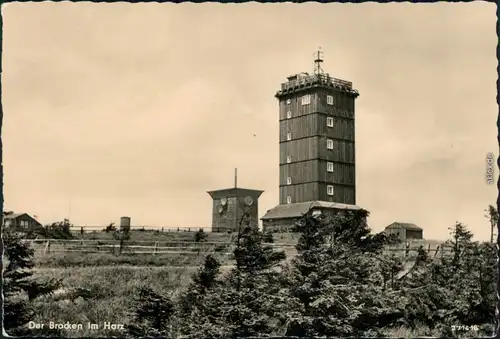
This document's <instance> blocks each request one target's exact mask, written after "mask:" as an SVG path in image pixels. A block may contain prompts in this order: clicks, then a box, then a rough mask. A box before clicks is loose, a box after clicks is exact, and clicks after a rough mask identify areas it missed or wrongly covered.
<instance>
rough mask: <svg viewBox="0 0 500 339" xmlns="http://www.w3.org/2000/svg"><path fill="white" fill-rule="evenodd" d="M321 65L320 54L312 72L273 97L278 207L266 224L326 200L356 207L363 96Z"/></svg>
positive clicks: (298, 76)
mask: <svg viewBox="0 0 500 339" xmlns="http://www.w3.org/2000/svg"><path fill="white" fill-rule="evenodd" d="M322 63H323V59H322V53H321V52H320V51H318V52H317V53H315V60H314V64H315V67H314V72H313V74H309V73H299V74H295V75H292V76H289V77H288V78H287V82H285V83H283V84H281V89H280V90H279V91H278V92H277V93H276V95H275V97H276V98H277V99H278V101H279V129H280V131H279V145H280V146H279V150H280V151H279V153H280V158H279V204H280V205H279V206H277V207H276V208H274V209H273V210H274V211H273V210H271V211H268V212H272V213H268V214H266V216H264V217H263V220H266V219H267V220H269V219H278V218H285V219H286V218H288V217H289V218H291V217H292V214H294V212H292V211H293V208H292V206H288V207H284V206H283V205H290V204H301V203H309V205H308V206H312V205H311V204H312V203H314V202H321V203H323V202H325V203H332V204H335V203H336V204H338V206H342V209H343V208H344V207H345V206H354V205H355V204H356V175H355V174H356V171H355V148H354V141H355V135H354V132H355V130H354V116H355V114H354V102H355V99H356V98H357V97H358V96H359V93H358V91H356V90H355V89H354V88H353V86H352V83H351V82H349V81H345V80H341V79H336V78H333V77H331V76H330V75H329V74H327V73H324V71H323V69H322ZM320 205H321V204H320ZM323 205H324V204H323ZM344 205H345V206H344ZM297 206H298V205H297ZM301 206H302V207H300V208H299V209H301V210H303V209H304V206H305V205H301ZM332 206H333V205H332ZM353 208H354V207H353ZM295 214H298V212H297V213H295ZM295 214H294V215H295Z"/></svg>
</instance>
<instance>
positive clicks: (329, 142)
mask: <svg viewBox="0 0 500 339" xmlns="http://www.w3.org/2000/svg"><path fill="white" fill-rule="evenodd" d="M286 140H287V141H290V140H292V133H287V134H286ZM326 148H327V149H333V140H332V139H327V140H326Z"/></svg>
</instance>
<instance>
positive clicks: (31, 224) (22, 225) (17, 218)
mask: <svg viewBox="0 0 500 339" xmlns="http://www.w3.org/2000/svg"><path fill="white" fill-rule="evenodd" d="M3 226H4V227H12V228H16V229H18V230H23V231H24V230H28V229H32V228H35V227H39V226H42V224H41V223H40V222H38V220H36V219H35V218H34V217H32V216H30V215H29V214H28V213H14V212H4V213H3Z"/></svg>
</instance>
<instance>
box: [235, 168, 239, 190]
mask: <svg viewBox="0 0 500 339" xmlns="http://www.w3.org/2000/svg"><path fill="white" fill-rule="evenodd" d="M237 187H238V169H237V168H235V169H234V188H237Z"/></svg>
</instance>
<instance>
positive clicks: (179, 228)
mask: <svg viewBox="0 0 500 339" xmlns="http://www.w3.org/2000/svg"><path fill="white" fill-rule="evenodd" d="M109 226H110V225H106V226H103V225H70V230H71V231H72V232H75V233H76V232H81V230H82V229H83V231H84V232H85V233H89V232H100V231H102V230H104V229H106V228H107V227H109ZM113 227H115V228H116V229H119V228H120V225H113ZM128 227H129V228H130V230H132V231H139V232H141V231H142V232H169V233H172V232H198V231H199V230H200V229H202V230H203V231H205V232H211V233H212V232H213V233H225V232H228V231H230V230H232V228H226V227H212V226H199V227H186V226H146V225H144V226H143V225H131V226H128Z"/></svg>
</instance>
